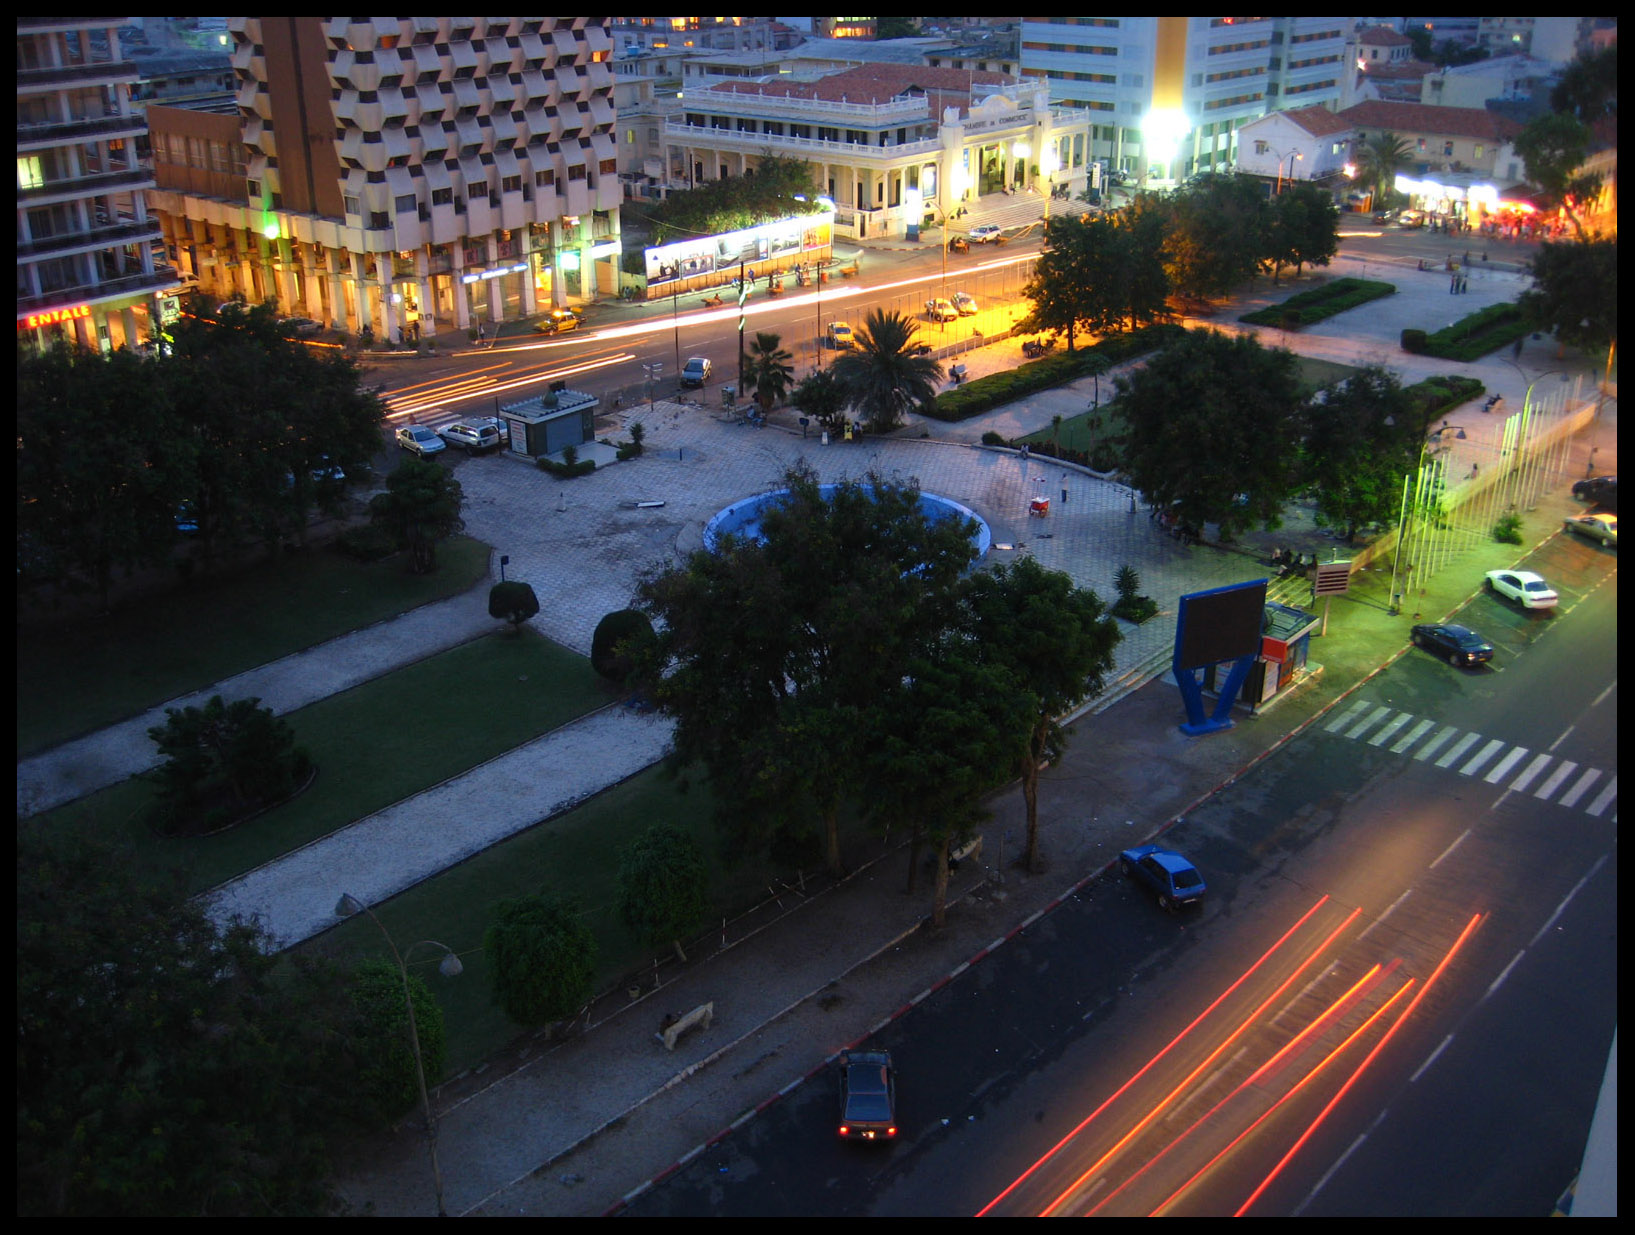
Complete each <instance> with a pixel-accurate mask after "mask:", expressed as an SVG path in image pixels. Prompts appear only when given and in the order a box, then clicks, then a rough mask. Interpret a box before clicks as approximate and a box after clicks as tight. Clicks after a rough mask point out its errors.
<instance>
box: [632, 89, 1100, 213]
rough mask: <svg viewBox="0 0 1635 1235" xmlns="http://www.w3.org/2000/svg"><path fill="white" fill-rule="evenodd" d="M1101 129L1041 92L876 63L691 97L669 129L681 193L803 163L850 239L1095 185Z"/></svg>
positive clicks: (671, 170)
mask: <svg viewBox="0 0 1635 1235" xmlns="http://www.w3.org/2000/svg"><path fill="white" fill-rule="evenodd" d="M1088 126H1089V117H1088V115H1086V113H1084V112H1082V111H1072V110H1070V109H1066V108H1053V107H1051V105H1050V98H1049V93H1048V91H1047V90H1046V89H1045V88H1044V86H1043V85H1042V84H1040V83H1029V82H1022V81H1018V80H1016V79H1014V78H1010V77H1006V76H1005V75H1004V74H1002V73H979V72H972V71H969V70H964V69H947V68H943V69H933V68H928V67H925V66H921V65H900V64H865V65H859V66H858V67H855V68H851V69H847V70H845V71H844V72H839V73H829V74H826V75H824V76H822V77H818V78H816V79H815V80H790V79H786V78H784V77H782V76H777V75H772V76H766V77H762V78H758V79H754V80H719V81H717V82H716V83H715V84H713V85H709V86H707V87H694V86H689V87H688V89H687V91H686V95H685V98H684V100H683V105H682V109H681V111H680V112H679V113H678V114H676V115H674V116H671V117H669V118H668V119H667V120H666V122H665V128H664V141H665V145H666V147H667V150H668V154H667V162H668V174H669V178H670V184H671V186H672V187H679V188H686V187H690V186H692V185H695V184H697V183H699V182H701V181H705V180H718V179H726V178H728V177H731V176H742V175H744V174H746V173H747V172H751V171H753V169H754V167H755V165H756V163H757V162H759V160H761V159H762V158H765V157H767V156H769V155H774V154H776V155H784V156H789V157H794V158H799V159H804V160H805V161H806V162H808V163H810V164H811V165H812V169H813V173H814V178H815V179H816V181H817V184H818V187H819V190H820V191H821V192H824V193H826V194H827V195H828V196H829V197H831V198H832V199H833V200H834V202H835V204H836V207H837V210H836V216H835V230H836V232H837V233H838V234H841V235H851V236H860V237H874V236H885V235H891V234H896V233H897V232H898V230H899V229H904V230H906V229H907V228H910V227H918V226H920V224H921V223H922V221H923V217H922V214H921V213H920V212H921V211H923V212H925V214H928V215H930V216H931V217H932V218H933V219H935V218H936V216H937V214H938V212H941V213H943V214H944V215H951V214H952V213H953V212H954V211H955V210H957V209H958V207H959V206H960V204H961V203H962V202H966V201H969V200H970V199H972V198H973V197H975V196H978V195H981V194H984V193H993V192H998V191H1000V190H1017V189H1046V188H1052V187H1056V186H1066V187H1068V188H1069V189H1070V190H1071V191H1073V192H1077V191H1078V190H1079V189H1082V188H1083V187H1084V185H1085V183H1086V172H1087V159H1088V153H1087V151H1088V138H1089V132H1088Z"/></svg>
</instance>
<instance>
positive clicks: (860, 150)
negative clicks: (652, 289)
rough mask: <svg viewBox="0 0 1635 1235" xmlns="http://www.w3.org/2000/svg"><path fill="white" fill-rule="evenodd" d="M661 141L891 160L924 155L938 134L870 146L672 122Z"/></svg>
mask: <svg viewBox="0 0 1635 1235" xmlns="http://www.w3.org/2000/svg"><path fill="white" fill-rule="evenodd" d="M664 141H665V143H666V144H667V145H669V146H687V147H690V148H692V149H695V150H716V151H721V152H733V153H737V154H766V153H767V152H768V151H771V152H773V153H780V154H781V153H793V154H796V155H799V156H800V157H802V158H806V159H826V160H828V161H829V162H832V163H875V164H882V165H883V164H888V163H895V162H897V161H898V160H901V159H917V158H924V157H925V156H927V155H934V154H938V153H940V152H941V150H942V141H941V139H940V138H936V137H927V138H923V139H921V140H920V141H912V142H904V143H903V144H901V145H896V146H873V145H865V144H864V143H862V142H842V141H829V140H826V139H820V138H816V137H789V136H779V135H777V134H775V133H739V132H736V131H735V130H732V129H712V128H706V127H704V126H703V125H692V124H676V123H673V122H668V123H666V124H665V126H664Z"/></svg>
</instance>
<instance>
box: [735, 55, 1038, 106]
mask: <svg viewBox="0 0 1635 1235" xmlns="http://www.w3.org/2000/svg"><path fill="white" fill-rule="evenodd" d="M1015 84H1018V83H1017V82H1016V80H1015V79H1014V78H1012V77H1010V76H1009V75H1008V74H1005V73H992V72H978V71H974V70H968V69H934V68H929V67H925V66H922V65H917V64H864V65H858V66H857V67H856V68H850V69H843V70H842V71H841V72H838V73H830V74H828V75H827V76H824V77H821V78H819V79H817V80H816V81H781V80H780V81H766V82H759V81H725V82H719V83H717V84H716V85H714V86H711V87H710V89H711V90H712V91H713V92H715V93H720V94H754V95H761V96H764V97H766V98H784V99H822V100H824V101H825V102H829V103H866V104H873V103H889V102H890V101H891V100H892V99H895V98H897V97H899V96H900V95H904V94H908V93H910V92H914V93H919V94H924V95H926V96H928V97H929V98H930V100H931V114H932V116H933V117H934V118H935V117H939V116H940V114H941V110H942V108H944V107H959V108H961V109H962V110H963V109H968V108H969V107H970V105H971V91H972V88H973V87H974V86H1008V85H1015Z"/></svg>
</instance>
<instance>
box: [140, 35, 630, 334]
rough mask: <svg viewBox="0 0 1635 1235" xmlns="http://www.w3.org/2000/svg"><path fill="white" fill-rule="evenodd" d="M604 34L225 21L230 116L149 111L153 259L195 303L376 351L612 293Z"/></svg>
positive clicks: (614, 257)
mask: <svg viewBox="0 0 1635 1235" xmlns="http://www.w3.org/2000/svg"><path fill="white" fill-rule="evenodd" d="M607 21H608V19H607V18H598V17H564V18H519V17H401V18H399V17H357V18H353V17H288V16H277V17H237V18H232V19H230V22H229V25H230V29H231V32H232V35H233V42H234V46H233V67H234V70H235V73H236V75H237V80H238V116H237V117H229V118H226V119H227V120H228V121H230V123H229V124H225V125H224V124H223V123H222V120H223V119H224V118H222V117H216V116H210V115H206V114H202V113H190V112H186V111H183V110H181V109H175V108H163V107H152V108H150V111H149V117H150V123H151V127H152V137H153V150H154V166H155V172H156V178H157V182H158V188H157V190H156V192H155V194H154V202H155V207H156V209H157V210H158V211H159V212H160V214H161V215H162V217H163V218H164V221H165V235H166V240H167V241H168V242H169V243H170V244H171V245H172V246H173V249H174V251H175V252H176V254H177V257H178V261H179V263H180V264H181V265H182V267H183V268H184V269H185V270H186V271H187V272H188V273H190V274H192V275H194V276H196V277H197V278H198V280H199V281H200V283H201V284H202V285H203V286H204V287H205V288H207V289H208V290H209V291H211V292H212V293H213V294H215V295H220V296H227V295H234V294H237V295H241V296H243V297H244V298H246V299H248V300H249V301H251V302H253V303H260V302H262V301H265V300H269V299H272V298H275V297H276V298H277V300H278V302H279V304H280V305H281V306H283V307H284V308H285V309H286V310H287V311H288V312H291V313H297V314H301V315H303V316H307V317H312V318H315V319H317V320H319V321H323V322H329V323H333V324H334V325H336V326H338V327H340V328H343V329H346V330H349V331H356V332H363V331H365V330H366V329H367V331H369V332H372V333H373V334H374V336H375V337H377V338H382V339H392V340H398V339H416V338H419V337H421V336H423V335H432V334H435V333H437V332H438V331H439V330H450V329H459V330H466V329H471V328H475V327H477V326H479V325H480V324H482V323H484V322H495V321H499V320H502V319H506V318H515V317H519V316H524V315H528V314H532V313H535V312H538V311H539V310H541V309H543V308H548V307H550V306H551V305H563V304H565V303H567V302H568V300H569V299H570V298H576V299H594V298H595V297H597V296H598V295H601V294H608V293H611V292H613V291H615V289H616V287H617V263H618V255H619V231H618V214H617V208H618V204H619V197H620V194H619V182H618V168H617V163H616V151H615V138H614V109H613V72H612V68H611V66H610V64H609V63H608V61H609V58H610V56H611V52H612V40H611V38H610V37H609V34H608V29H607ZM234 125H236V126H238V127H237V131H236V132H235V131H233V128H232V126H234Z"/></svg>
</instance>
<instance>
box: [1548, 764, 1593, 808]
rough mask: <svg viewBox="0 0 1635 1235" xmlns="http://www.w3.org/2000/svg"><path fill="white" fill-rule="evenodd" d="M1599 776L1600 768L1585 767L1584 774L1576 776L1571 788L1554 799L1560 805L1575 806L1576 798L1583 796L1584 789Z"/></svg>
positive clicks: (1576, 803)
mask: <svg viewBox="0 0 1635 1235" xmlns="http://www.w3.org/2000/svg"><path fill="white" fill-rule="evenodd" d="M1600 778H1601V769H1600V768H1585V769H1584V775H1582V776H1580V777H1579V778H1578V780H1577V781H1576V782H1575V783H1574V784H1573V787H1572V788H1571V789H1569V790H1567V792H1566V793H1564V794H1562V795H1561V796H1560V797H1559V798H1557V799H1556V801H1557V803H1558V804H1559V805H1561V806H1577V805H1578V799H1579V798H1581V797H1583V796H1584V791H1585V790H1586V789H1588V788H1589V787H1590V786H1591V785H1593V784H1595V782H1596V781H1597V780H1599V779H1600Z"/></svg>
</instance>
